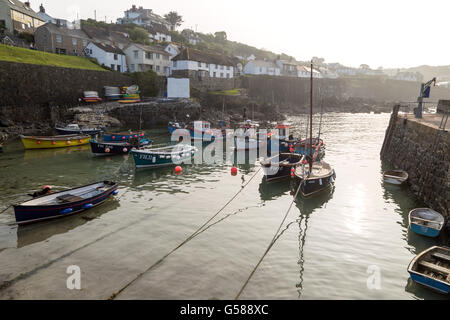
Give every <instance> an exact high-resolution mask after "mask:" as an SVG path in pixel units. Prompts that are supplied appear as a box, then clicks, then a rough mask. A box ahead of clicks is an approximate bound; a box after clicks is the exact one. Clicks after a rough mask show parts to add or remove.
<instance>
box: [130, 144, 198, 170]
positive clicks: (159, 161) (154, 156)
mask: <svg viewBox="0 0 450 320" xmlns="http://www.w3.org/2000/svg"><path fill="white" fill-rule="evenodd" d="M196 151H197V148H196V147H194V146H191V145H186V144H177V145H173V146H167V147H162V148H144V149H139V150H131V154H132V155H133V159H134V163H135V165H136V168H152V167H162V166H168V165H173V164H176V163H181V162H182V161H185V160H188V159H190V158H191V157H192V156H193V155H194V154H195V152H196Z"/></svg>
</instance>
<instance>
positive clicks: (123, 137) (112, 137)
mask: <svg viewBox="0 0 450 320" xmlns="http://www.w3.org/2000/svg"><path fill="white" fill-rule="evenodd" d="M143 136H144V132H131V133H129V132H117V133H109V132H108V133H105V134H103V141H128V140H130V139H132V138H137V137H141V138H142V137H143Z"/></svg>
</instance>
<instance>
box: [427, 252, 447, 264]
mask: <svg viewBox="0 0 450 320" xmlns="http://www.w3.org/2000/svg"><path fill="white" fill-rule="evenodd" d="M431 256H433V257H435V258H438V259H441V260H444V261H447V262H450V256H449V255H446V254H443V253H439V252H435V253H433V254H432V255H431Z"/></svg>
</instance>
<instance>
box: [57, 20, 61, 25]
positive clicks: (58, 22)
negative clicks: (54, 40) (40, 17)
mask: <svg viewBox="0 0 450 320" xmlns="http://www.w3.org/2000/svg"><path fill="white" fill-rule="evenodd" d="M56 26H57V27H61V20H59V19H56Z"/></svg>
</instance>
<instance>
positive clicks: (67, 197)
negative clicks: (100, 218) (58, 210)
mask: <svg viewBox="0 0 450 320" xmlns="http://www.w3.org/2000/svg"><path fill="white" fill-rule="evenodd" d="M56 199H58V200H59V201H61V202H75V201H80V200H83V198H81V197H78V196H74V195H73V194H63V195H62V196H59V197H56Z"/></svg>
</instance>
